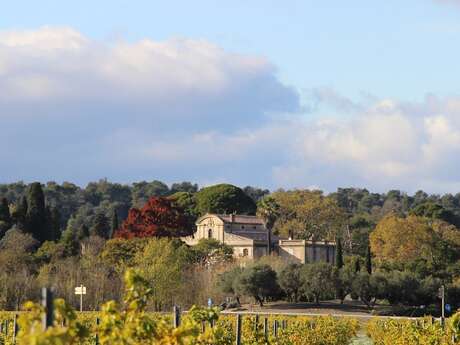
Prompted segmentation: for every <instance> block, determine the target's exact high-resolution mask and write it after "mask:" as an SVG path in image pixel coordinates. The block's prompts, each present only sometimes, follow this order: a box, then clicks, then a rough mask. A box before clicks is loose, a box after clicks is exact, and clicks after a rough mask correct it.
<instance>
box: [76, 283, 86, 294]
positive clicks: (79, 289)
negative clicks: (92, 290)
mask: <svg viewBox="0 0 460 345" xmlns="http://www.w3.org/2000/svg"><path fill="white" fill-rule="evenodd" d="M75 295H86V286H83V285H82V286H77V287H76V288H75Z"/></svg>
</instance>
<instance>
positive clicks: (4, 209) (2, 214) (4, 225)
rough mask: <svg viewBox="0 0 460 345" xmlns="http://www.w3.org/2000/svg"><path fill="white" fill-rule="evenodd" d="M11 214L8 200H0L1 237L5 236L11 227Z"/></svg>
mask: <svg viewBox="0 0 460 345" xmlns="http://www.w3.org/2000/svg"><path fill="white" fill-rule="evenodd" d="M11 225H12V224H11V214H10V207H9V205H8V200H6V198H2V200H1V201H0V239H1V238H2V237H3V235H4V234H5V232H6V231H8V229H9V228H11Z"/></svg>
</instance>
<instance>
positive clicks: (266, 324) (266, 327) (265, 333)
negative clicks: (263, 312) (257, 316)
mask: <svg viewBox="0 0 460 345" xmlns="http://www.w3.org/2000/svg"><path fill="white" fill-rule="evenodd" d="M264 338H265V342H267V341H268V318H266V317H265V318H264Z"/></svg>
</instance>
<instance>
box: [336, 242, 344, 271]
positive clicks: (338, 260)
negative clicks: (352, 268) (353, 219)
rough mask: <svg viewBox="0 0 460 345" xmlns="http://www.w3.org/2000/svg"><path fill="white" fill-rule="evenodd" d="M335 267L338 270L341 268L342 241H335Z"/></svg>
mask: <svg viewBox="0 0 460 345" xmlns="http://www.w3.org/2000/svg"><path fill="white" fill-rule="evenodd" d="M335 266H336V267H337V268H338V269H341V268H342V267H343V248H342V239H340V238H338V239H337V254H336V256H335Z"/></svg>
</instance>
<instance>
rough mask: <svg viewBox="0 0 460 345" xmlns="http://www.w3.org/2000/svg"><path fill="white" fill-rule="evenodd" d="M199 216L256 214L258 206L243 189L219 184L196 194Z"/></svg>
mask: <svg viewBox="0 0 460 345" xmlns="http://www.w3.org/2000/svg"><path fill="white" fill-rule="evenodd" d="M196 209H197V212H198V214H200V215H204V214H205V213H219V214H230V213H237V214H255V212H256V204H255V202H254V201H253V200H252V199H251V198H250V197H249V196H247V195H246V194H245V193H244V191H243V190H242V189H241V188H238V187H236V186H233V185H230V184H218V185H214V186H210V187H206V188H203V189H201V190H200V191H199V192H198V193H197V194H196Z"/></svg>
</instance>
